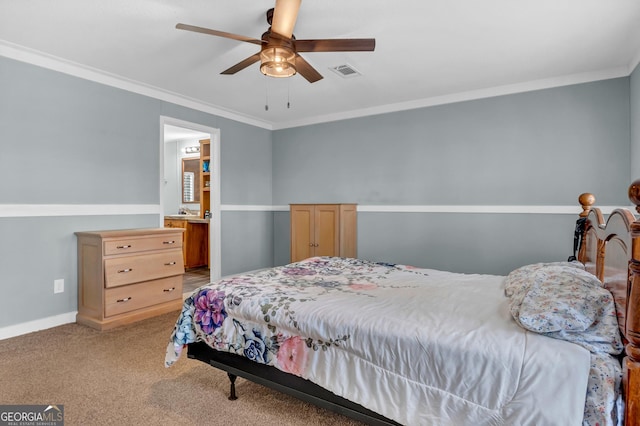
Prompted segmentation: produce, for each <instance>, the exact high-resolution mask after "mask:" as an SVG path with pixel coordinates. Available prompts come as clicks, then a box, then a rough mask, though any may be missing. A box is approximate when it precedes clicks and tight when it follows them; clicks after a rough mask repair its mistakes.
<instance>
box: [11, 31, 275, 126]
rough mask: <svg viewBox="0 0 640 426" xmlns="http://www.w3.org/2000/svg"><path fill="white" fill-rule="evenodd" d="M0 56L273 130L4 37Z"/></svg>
mask: <svg viewBox="0 0 640 426" xmlns="http://www.w3.org/2000/svg"><path fill="white" fill-rule="evenodd" d="M0 56H4V57H7V58H10V59H14V60H16V61H20V62H26V63H28V64H31V65H37V66H39V67H42V68H47V69H50V70H53V71H58V72H61V73H63V74H68V75H72V76H74V77H78V78H82V79H85V80H89V81H93V82H96V83H101V84H104V85H107V86H111V87H116V88H118V89H123V90H127V91H129V92H133V93H138V94H140V95H144V96H149V97H151V98H154V99H159V100H162V101H166V102H171V103H173V104H176V105H181V106H184V107H187V108H192V109H195V110H197V111H202V112H206V113H209V114H213V115H217V116H219V117H223V118H228V119H230V120H234V121H239V122H241V123H245V124H250V125H252V126H256V127H261V128H263V129H267V130H272V129H273V126H272V124H271V123H268V122H265V121H262V120H257V119H255V118H253V117H248V116H245V115H242V114H239V113H237V112H234V111H230V110H227V109H225V108H221V107H219V106H215V105H210V104H206V103H203V102H202V101H198V100H196V99H192V98H189V97H186V96H183V95H180V94H177V93H174V92H170V91H168V90H164V89H160V88H158V87H154V86H151V85H148V84H145V83H141V82H139V81H135V80H131V79H127V78H124V77H121V76H119V75H116V74H111V73H108V72H105V71H102V70H99V69H97V68H92V67H88V66H85V65H82V64H78V63H76V62H73V61H68V60H66V59H62V58H59V57H57V56H53V55H49V54H47V53H44V52H41V51H38V50H35V49H29V48H27V47H24V46H20V45H17V44H14V43H10V42H8V41H5V40H0Z"/></svg>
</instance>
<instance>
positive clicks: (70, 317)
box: [0, 311, 78, 340]
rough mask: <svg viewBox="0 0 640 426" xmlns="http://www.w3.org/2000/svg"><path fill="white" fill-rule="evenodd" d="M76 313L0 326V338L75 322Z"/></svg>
mask: <svg viewBox="0 0 640 426" xmlns="http://www.w3.org/2000/svg"><path fill="white" fill-rule="evenodd" d="M77 313H78V312H77V311H76V312H67V313H66V314H60V315H54V316H52V317H47V318H41V319H37V320H34V321H28V322H23V323H20V324H15V325H9V326H7V327H2V328H0V340H4V339H8V338H10V337H16V336H21V335H23V334H27V333H33V332H34V331H40V330H46V329H47V328H52V327H57V326H59V325H64V324H70V323H73V322H76V314H77Z"/></svg>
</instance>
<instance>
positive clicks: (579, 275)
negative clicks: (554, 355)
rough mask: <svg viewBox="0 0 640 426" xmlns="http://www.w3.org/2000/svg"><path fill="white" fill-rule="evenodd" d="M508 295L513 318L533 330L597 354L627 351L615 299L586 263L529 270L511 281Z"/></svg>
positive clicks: (508, 280)
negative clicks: (620, 328) (624, 349)
mask: <svg viewBox="0 0 640 426" xmlns="http://www.w3.org/2000/svg"><path fill="white" fill-rule="evenodd" d="M505 294H506V295H507V296H508V297H509V298H510V303H509V308H510V310H511V315H512V316H513V318H514V319H515V320H516V322H517V323H518V324H520V326H522V327H523V328H525V329H527V330H531V331H534V332H536V333H540V334H544V335H546V336H549V337H553V338H556V339H561V340H567V341H569V342H573V343H576V344H578V345H580V346H582V347H584V348H586V349H588V350H589V351H591V352H594V353H610V354H619V353H620V352H621V351H622V348H623V346H622V341H621V339H620V333H619V331H618V322H617V319H616V313H615V305H614V301H613V296H612V295H611V293H610V292H609V291H608V290H606V289H604V288H603V287H602V285H601V283H600V281H599V280H598V279H597V278H596V277H595V276H594V275H592V274H590V273H589V272H586V271H585V270H584V269H583V267H582V265H581V264H580V263H577V262H570V263H569V262H558V263H546V264H535V265H527V266H523V267H522V268H519V269H516V270H515V271H513V272H511V273H510V274H509V275H508V276H507V278H506V280H505Z"/></svg>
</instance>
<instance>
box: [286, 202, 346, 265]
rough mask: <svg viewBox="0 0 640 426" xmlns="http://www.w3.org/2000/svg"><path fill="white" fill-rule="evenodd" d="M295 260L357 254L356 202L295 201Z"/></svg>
mask: <svg viewBox="0 0 640 426" xmlns="http://www.w3.org/2000/svg"><path fill="white" fill-rule="evenodd" d="M289 212H290V217H291V262H297V261H300V260H303V259H306V258H308V257H313V256H340V257H356V256H357V250H356V238H357V211H356V205H355V204H291V205H290V210H289Z"/></svg>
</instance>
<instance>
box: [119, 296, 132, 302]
mask: <svg viewBox="0 0 640 426" xmlns="http://www.w3.org/2000/svg"><path fill="white" fill-rule="evenodd" d="M129 300H131V297H125V298H124V299H118V300H116V302H118V303H124V302H128V301H129Z"/></svg>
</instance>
